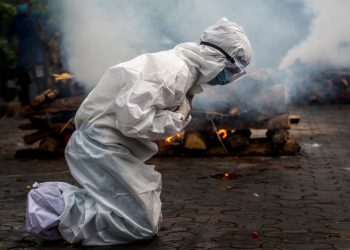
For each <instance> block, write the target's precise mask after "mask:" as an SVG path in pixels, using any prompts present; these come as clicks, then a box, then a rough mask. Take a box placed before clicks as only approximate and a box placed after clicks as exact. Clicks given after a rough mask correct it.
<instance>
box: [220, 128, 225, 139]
mask: <svg viewBox="0 0 350 250" xmlns="http://www.w3.org/2000/svg"><path fill="white" fill-rule="evenodd" d="M218 135H220V137H221V138H222V139H225V138H226V137H227V130H226V129H219V130H218Z"/></svg>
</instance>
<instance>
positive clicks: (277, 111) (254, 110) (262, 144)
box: [157, 73, 301, 156]
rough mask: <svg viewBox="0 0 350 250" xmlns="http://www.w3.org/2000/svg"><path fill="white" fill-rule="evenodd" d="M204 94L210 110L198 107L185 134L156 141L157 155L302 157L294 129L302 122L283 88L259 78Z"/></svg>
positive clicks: (251, 78) (267, 79) (204, 105)
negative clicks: (287, 102)
mask: <svg viewBox="0 0 350 250" xmlns="http://www.w3.org/2000/svg"><path fill="white" fill-rule="evenodd" d="M220 87H221V86H220ZM205 91H206V92H207V93H208V92H209V93H208V95H207V97H204V102H205V104H203V103H201V104H200V105H196V103H195V106H194V109H193V110H192V112H191V116H192V120H191V122H190V124H189V125H188V126H187V127H186V130H185V131H183V132H181V133H178V134H176V135H174V136H172V137H169V138H167V139H166V140H159V141H157V144H158V148H159V153H158V155H160V156H169V155H198V156H206V155H207V156H215V155H237V156H244V155H262V156H264V155H295V154H297V153H298V152H299V151H300V146H299V144H298V143H297V141H296V140H295V139H294V138H293V137H292V135H291V134H290V129H291V124H297V123H298V122H299V120H300V118H301V117H300V116H299V115H292V114H290V112H289V110H288V107H287V105H286V100H285V86H284V84H278V83H275V82H274V81H273V80H272V79H271V78H270V77H269V75H268V74H262V73H255V74H252V75H249V76H247V77H245V78H244V79H242V80H241V81H240V82H239V84H236V83H234V84H233V85H232V86H227V88H222V87H221V89H219V88H217V89H213V91H212V92H211V93H210V89H208V90H205ZM201 95H202V94H201ZM198 106H200V108H198Z"/></svg>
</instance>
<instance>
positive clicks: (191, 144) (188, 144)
mask: <svg viewBox="0 0 350 250" xmlns="http://www.w3.org/2000/svg"><path fill="white" fill-rule="evenodd" d="M183 147H184V148H185V149H189V150H206V149H207V145H206V143H205V140H204V138H203V137H202V136H201V134H199V133H198V132H194V131H190V132H186V134H185V139H184V145H183Z"/></svg>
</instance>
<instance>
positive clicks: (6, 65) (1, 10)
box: [0, 0, 48, 76]
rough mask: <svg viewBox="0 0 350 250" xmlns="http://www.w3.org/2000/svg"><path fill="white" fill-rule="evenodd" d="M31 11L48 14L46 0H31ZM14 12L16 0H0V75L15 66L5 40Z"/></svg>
mask: <svg viewBox="0 0 350 250" xmlns="http://www.w3.org/2000/svg"><path fill="white" fill-rule="evenodd" d="M31 2H32V6H33V11H35V12H39V13H42V14H44V15H47V14H48V8H47V0H32V1H31ZM15 14H16V0H0V75H1V76H5V75H6V72H7V71H8V70H9V69H10V68H13V67H14V66H15V63H14V62H15V55H14V53H13V52H12V51H11V49H10V47H9V46H8V44H7V40H6V36H5V33H6V30H7V27H8V25H9V23H10V22H11V19H12V17H13V16H14V15H15Z"/></svg>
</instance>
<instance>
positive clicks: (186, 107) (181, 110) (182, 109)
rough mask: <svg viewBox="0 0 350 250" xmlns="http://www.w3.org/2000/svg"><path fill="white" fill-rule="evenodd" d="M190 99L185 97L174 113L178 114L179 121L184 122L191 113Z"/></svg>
mask: <svg viewBox="0 0 350 250" xmlns="http://www.w3.org/2000/svg"><path fill="white" fill-rule="evenodd" d="M192 97H193V96H190V97H187V96H186V97H185V98H184V100H183V101H182V103H181V104H180V106H179V107H178V108H177V110H176V111H175V113H178V114H180V116H181V118H180V119H181V120H182V121H186V119H187V118H188V115H189V114H190V112H191V109H192Z"/></svg>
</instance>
